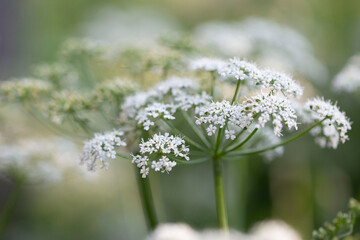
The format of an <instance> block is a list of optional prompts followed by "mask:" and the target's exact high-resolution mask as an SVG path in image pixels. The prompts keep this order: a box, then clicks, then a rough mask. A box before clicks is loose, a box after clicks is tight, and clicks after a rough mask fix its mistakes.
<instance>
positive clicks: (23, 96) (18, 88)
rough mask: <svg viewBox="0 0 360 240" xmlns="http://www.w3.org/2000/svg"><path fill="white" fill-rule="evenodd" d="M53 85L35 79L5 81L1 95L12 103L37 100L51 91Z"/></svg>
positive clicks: (0, 90)
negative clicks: (14, 101)
mask: <svg viewBox="0 0 360 240" xmlns="http://www.w3.org/2000/svg"><path fill="white" fill-rule="evenodd" d="M51 87H52V86H51V84H50V83H48V82H45V81H42V80H38V79H33V78H22V79H13V80H8V81H4V82H2V83H1V84H0V95H3V96H4V97H5V98H7V99H8V100H10V101H13V100H21V101H23V100H35V99H37V98H38V97H40V95H42V94H45V93H47V92H48V91H49V90H50V89H51Z"/></svg>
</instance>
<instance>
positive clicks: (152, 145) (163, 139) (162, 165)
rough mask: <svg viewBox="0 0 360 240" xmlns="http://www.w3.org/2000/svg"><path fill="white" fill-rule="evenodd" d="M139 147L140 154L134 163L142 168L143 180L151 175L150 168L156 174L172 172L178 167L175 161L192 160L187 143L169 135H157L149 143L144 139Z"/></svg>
mask: <svg viewBox="0 0 360 240" xmlns="http://www.w3.org/2000/svg"><path fill="white" fill-rule="evenodd" d="M139 147H140V151H139V152H140V154H138V155H135V156H133V160H132V163H134V164H136V166H137V167H138V168H140V173H141V175H142V177H143V178H146V176H147V175H148V174H149V170H150V168H151V169H154V171H156V172H159V171H160V172H162V173H164V172H170V171H171V170H172V168H173V167H175V166H176V161H175V160H173V159H179V160H181V159H185V160H186V161H189V160H190V158H189V156H188V155H189V148H188V147H186V145H185V141H184V140H183V139H182V138H180V137H176V136H173V135H170V134H169V133H165V134H160V133H159V134H155V135H154V136H153V137H152V138H150V139H148V140H147V141H144V139H142V140H141V143H140V145H139ZM172 160H173V161H172ZM150 161H152V162H151V165H150Z"/></svg>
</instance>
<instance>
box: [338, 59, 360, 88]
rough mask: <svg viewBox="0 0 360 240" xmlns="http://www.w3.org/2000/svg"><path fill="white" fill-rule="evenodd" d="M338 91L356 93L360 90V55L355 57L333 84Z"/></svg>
mask: <svg viewBox="0 0 360 240" xmlns="http://www.w3.org/2000/svg"><path fill="white" fill-rule="evenodd" d="M333 88H334V89H335V90H336V91H345V92H354V91H357V90H358V89H360V54H359V55H355V56H353V57H352V58H351V59H350V60H349V63H348V64H347V65H346V66H345V67H344V68H343V70H341V72H340V73H338V74H337V75H336V77H335V79H334V82H333Z"/></svg>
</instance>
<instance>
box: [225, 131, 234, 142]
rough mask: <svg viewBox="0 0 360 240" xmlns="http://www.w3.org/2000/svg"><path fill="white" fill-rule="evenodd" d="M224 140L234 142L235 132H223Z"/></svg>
mask: <svg viewBox="0 0 360 240" xmlns="http://www.w3.org/2000/svg"><path fill="white" fill-rule="evenodd" d="M225 138H226V139H231V140H234V139H235V138H236V136H235V130H225Z"/></svg>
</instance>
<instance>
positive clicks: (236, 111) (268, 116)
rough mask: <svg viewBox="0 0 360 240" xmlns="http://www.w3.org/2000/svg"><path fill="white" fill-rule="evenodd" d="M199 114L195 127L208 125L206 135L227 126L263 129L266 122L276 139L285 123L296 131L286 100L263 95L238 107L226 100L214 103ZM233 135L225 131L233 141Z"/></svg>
mask: <svg viewBox="0 0 360 240" xmlns="http://www.w3.org/2000/svg"><path fill="white" fill-rule="evenodd" d="M198 115H199V117H198V118H197V120H196V124H198V125H200V124H208V125H209V126H208V128H207V129H206V130H207V134H208V135H209V136H211V135H213V134H214V133H215V132H216V130H217V128H223V127H224V126H225V125H226V124H228V125H229V126H235V127H237V128H240V129H244V128H248V127H249V126H250V125H251V124H252V123H255V125H254V127H256V128H263V127H265V124H266V123H267V122H269V121H272V124H273V126H274V134H275V135H276V136H281V131H282V129H283V125H284V124H285V125H286V126H287V127H288V128H289V129H292V128H295V129H297V123H296V115H295V110H294V109H293V108H292V106H291V104H290V102H289V100H288V99H287V98H286V97H283V96H277V95H269V94H265V93H261V94H260V95H257V96H253V97H251V98H247V99H246V100H245V101H243V102H242V103H241V104H239V105H231V104H230V102H229V101H226V100H223V101H221V102H213V103H211V104H209V105H207V106H204V107H202V108H200V110H199V114H198ZM234 134H235V132H234V131H233V130H229V129H227V131H226V132H225V137H226V138H227V139H231V140H234V139H235V136H234Z"/></svg>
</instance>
